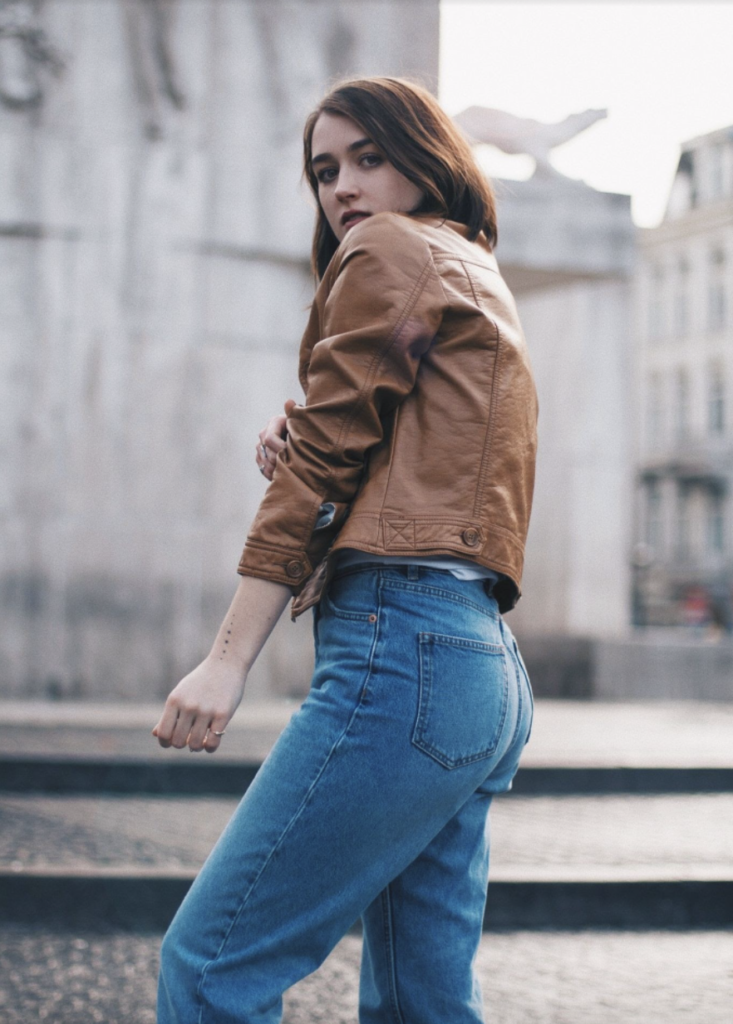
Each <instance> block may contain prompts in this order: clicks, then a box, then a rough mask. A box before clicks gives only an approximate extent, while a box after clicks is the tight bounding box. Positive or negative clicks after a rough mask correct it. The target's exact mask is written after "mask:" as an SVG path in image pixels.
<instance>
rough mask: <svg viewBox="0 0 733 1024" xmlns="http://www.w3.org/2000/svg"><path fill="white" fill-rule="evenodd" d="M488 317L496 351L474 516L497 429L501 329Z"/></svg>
mask: <svg viewBox="0 0 733 1024" xmlns="http://www.w3.org/2000/svg"><path fill="white" fill-rule="evenodd" d="M461 262H463V263H464V270H465V272H466V277H467V278H468V281H469V284H470V285H471V291H472V292H473V295H474V298H475V299H476V305H477V306H478V307H479V309H481V310H482V312H484V313H485V312H486V311H485V310H484V308H483V306H482V304H481V302H480V301H479V299H478V297H477V295H476V287H475V285H474V282H473V278H472V277H471V273H470V271H469V269H468V266H467V265H466V263H467V262H468V261H461ZM486 319H487V320H488V322H489V323H490V324H491V326H492V327H493V328H494V332H495V340H496V353H495V355H494V367H493V370H492V373H491V389H490V392H489V418H488V422H487V424H486V433H485V434H484V445H483V451H482V452H481V462H480V465H479V472H478V480H477V481H476V495H475V498H474V503H473V514H474V516H477V515H478V514H479V512H480V510H481V505H482V502H483V495H484V479H485V477H486V472H487V463H488V460H489V453H490V451H491V446H492V443H493V440H494V432H495V429H496V389H497V383H498V379H499V367H500V365H501V354H502V344H501V331H500V330H499V326H498V324H497V323H496V321H495V320H494V319H493V318H492V317H489V316H487V317H486Z"/></svg>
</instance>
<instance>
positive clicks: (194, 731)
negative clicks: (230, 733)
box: [153, 655, 246, 754]
mask: <svg viewBox="0 0 733 1024" xmlns="http://www.w3.org/2000/svg"><path fill="white" fill-rule="evenodd" d="M245 680H246V673H243V671H242V668H241V666H240V665H238V664H236V663H235V662H233V661H226V662H220V661H219V660H218V659H217V658H216V657H215V656H211V655H210V656H209V657H208V658H206V659H205V660H204V661H202V662H201V664H200V665H199V666H198V667H197V668H195V669H194V670H193V672H189V674H188V675H187V676H185V678H183V679H182V680H181V681H180V683H179V684H178V686H176V688H175V689H174V690H172V691H171V693H170V695H169V697H168V700H167V701H166V702H165V708H164V709H163V714H162V715H161V716H160V720H159V722H158V724H157V725H156V726H155V728H154V729H153V736H156V737H157V738H158V743H160V745H161V747H170V746H173V747H177V748H179V749H181V748H183V747H185V746H186V744H188V747H189V749H190V750H192V751H196V752H198V751H201V750H205V751H206V752H207V753H209V754H213V753H214V751H215V750H217V749H218V747H219V743H220V739H221V738H220V737H219V736H217V735H216V733H217V732H221V733H223V732H224V730H225V729H226V727H227V724H228V722H229V720H230V719H231V717H232V715H233V714H234V712H235V711H236V710H237V707H238V706H239V702H240V701H241V699H242V694H243V693H244V684H245Z"/></svg>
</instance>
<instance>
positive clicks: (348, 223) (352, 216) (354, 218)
mask: <svg viewBox="0 0 733 1024" xmlns="http://www.w3.org/2000/svg"><path fill="white" fill-rule="evenodd" d="M370 216H371V214H369V213H367V212H366V211H365V210H347V211H346V213H344V214H342V215H341V226H342V227H345V228H347V229H348V228H350V227H352V225H354V224H356V223H357V222H358V221H360V220H363V219H364V218H365V217H370Z"/></svg>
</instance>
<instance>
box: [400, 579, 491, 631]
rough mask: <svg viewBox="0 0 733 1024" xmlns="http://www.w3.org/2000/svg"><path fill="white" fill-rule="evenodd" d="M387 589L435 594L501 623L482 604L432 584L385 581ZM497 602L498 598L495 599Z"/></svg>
mask: <svg viewBox="0 0 733 1024" xmlns="http://www.w3.org/2000/svg"><path fill="white" fill-rule="evenodd" d="M383 584H384V586H385V587H389V588H390V589H392V590H410V591H417V592H418V593H423V594H434V595H436V596H438V597H442V598H445V600H447V601H453V602H454V603H455V604H461V605H463V606H464V607H466V608H473V609H474V611H477V612H480V613H481V614H482V615H485V616H486V617H487V618H489V619H494V620H495V621H500V619H501V616H500V615H498V614H497V613H496V612H495V611H492V610H491V609H489V608H482V607H481V605H480V604H476V602H475V601H469V599H468V598H466V597H461V596H460V594H456V593H454V592H453V591H452V590H444V589H443V588H442V587H437V586H433V585H432V584H430V583H408V581H407V580H405V582H404V583H403V582H402V580H395V579H385V580H383ZM493 600H496V598H493Z"/></svg>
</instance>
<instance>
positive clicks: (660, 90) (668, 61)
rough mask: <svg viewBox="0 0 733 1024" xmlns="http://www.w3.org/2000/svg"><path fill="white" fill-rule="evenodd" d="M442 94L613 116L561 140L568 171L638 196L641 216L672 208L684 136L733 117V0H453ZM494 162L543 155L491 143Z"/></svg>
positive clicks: (653, 217) (547, 117) (446, 98)
mask: <svg viewBox="0 0 733 1024" xmlns="http://www.w3.org/2000/svg"><path fill="white" fill-rule="evenodd" d="M440 99H441V101H442V103H443V106H444V107H445V109H446V110H447V111H448V113H449V114H457V113H458V112H459V111H460V110H462V109H464V108H465V107H468V106H471V105H472V104H478V105H481V106H486V107H495V108H498V109H499V110H506V111H510V112H511V113H513V114H518V115H520V116H522V117H532V118H535V119H536V120H539V121H549V122H551V121H559V120H561V119H562V118H564V117H565V116H566V115H567V114H570V113H574V112H577V111H579V110H584V109H586V108H587V107H606V108H608V117H607V118H606V119H605V120H604V121H599V122H597V123H596V124H595V125H593V126H592V127H591V128H589V129H588V130H587V131H585V132H584V133H583V134H582V135H579V136H577V137H576V138H575V139H572V140H571V141H570V142H568V143H566V144H565V145H564V146H562V147H561V148H558V149H557V150H556V151H555V154H554V156H553V163H554V165H555V166H556V167H557V168H558V170H560V171H562V172H563V173H564V174H567V175H569V176H570V177H572V178H580V179H583V180H584V181H586V182H588V184H590V185H593V186H594V187H595V188H598V189H602V190H604V191H608V192H625V193H629V194H631V195H632V196H633V201H632V210H633V214H634V219H635V220H636V222H637V223H638V224H641V225H645V226H653V225H655V224H657V223H658V222H659V220H660V219H661V217H662V214H663V212H664V206H665V203H666V200H667V195H668V191H669V186H670V183H671V180H672V175H673V174H674V170H675V167H676V165H677V158H678V156H679V147H680V143H682V142H685V141H687V140H688V139H691V138H694V137H695V136H697V135H703V134H705V133H706V132H709V131H714V130H715V129H717V128H724V127H726V126H728V125H733V2H730V0H729V2H719V3H708V2H678V3H661V2H660V3H655V2H653V0H641V2H636V3H625V2H614V0H605V2H602V0H595V2H588V0H586V2H582V0H577V2H574V3H573V2H569V3H551V2H547V3H538V2H528V0H527V2H525V0H473V2H464V0H443V2H442V5H441V68H440ZM482 162H483V163H484V166H486V168H487V170H488V171H489V173H493V174H495V175H497V176H503V177H516V178H525V177H527V176H528V174H529V173H530V172H531V168H532V166H533V162H532V161H530V160H528V158H525V157H521V156H514V157H509V156H504V155H502V154H500V153H499V152H498V151H495V150H494V151H492V150H489V149H488V147H485V148H484V153H483V156H482Z"/></svg>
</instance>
